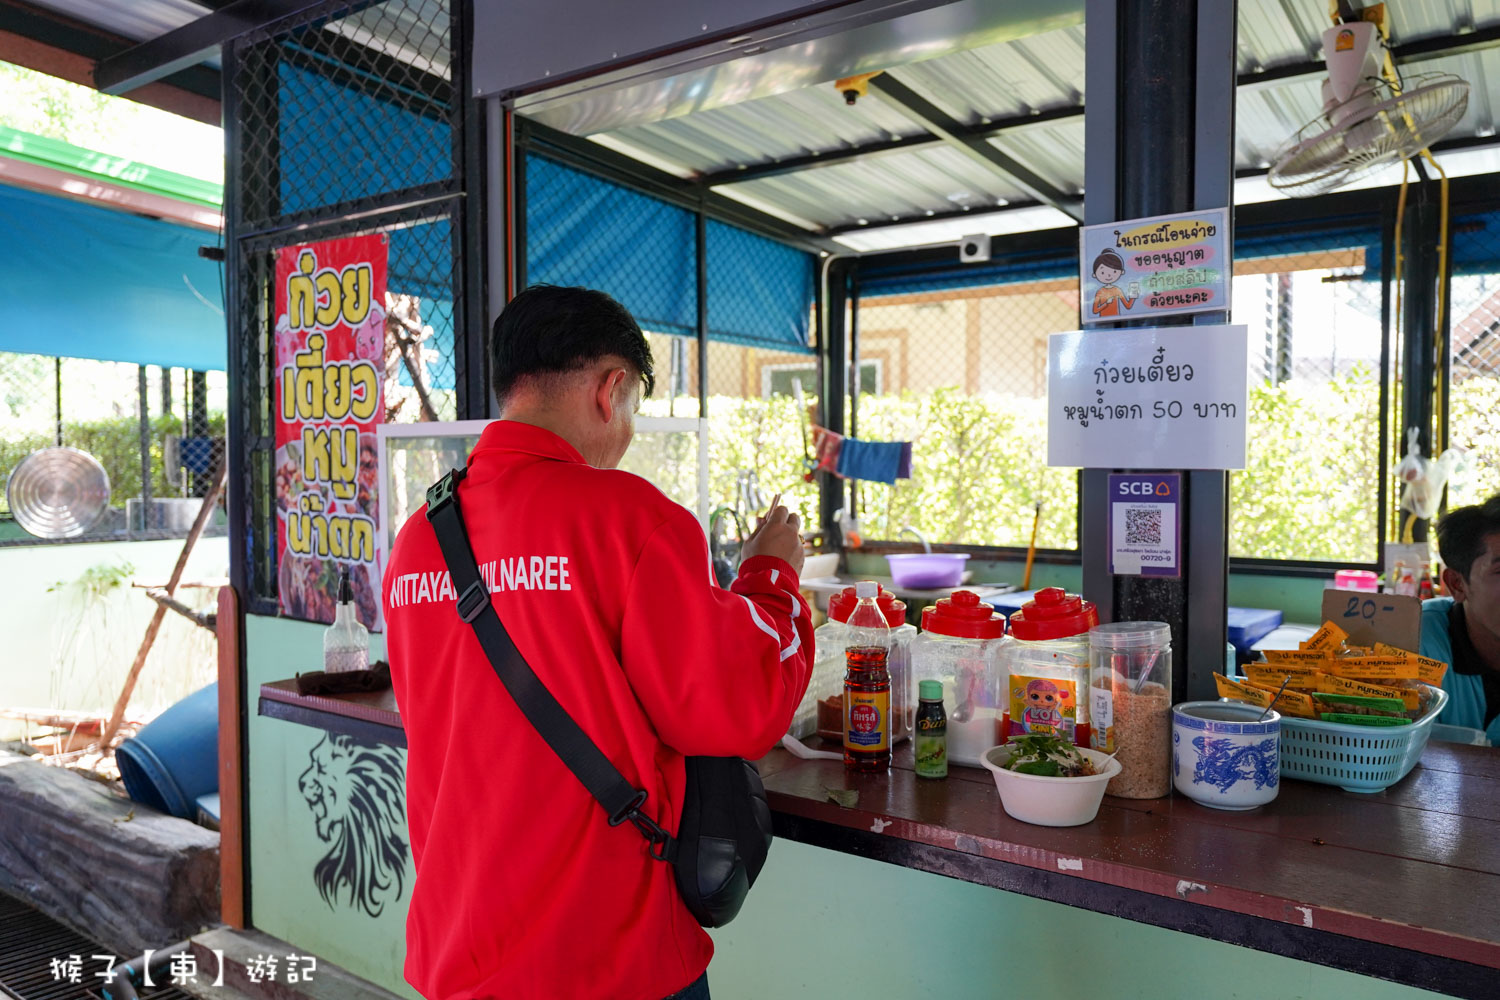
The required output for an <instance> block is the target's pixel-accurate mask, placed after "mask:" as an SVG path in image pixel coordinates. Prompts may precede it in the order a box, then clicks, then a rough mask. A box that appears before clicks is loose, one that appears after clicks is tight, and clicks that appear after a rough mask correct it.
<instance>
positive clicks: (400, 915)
mask: <svg viewBox="0 0 1500 1000" xmlns="http://www.w3.org/2000/svg"><path fill="white" fill-rule="evenodd" d="M322 644H323V626H321V625H310V624H308V623H306V622H292V621H285V620H282V619H279V618H263V617H258V616H247V617H246V619H245V655H246V660H247V664H248V667H247V669H248V673H249V682H250V683H249V692H250V705H251V715H250V724H249V731H248V742H249V751H250V768H249V781H250V794H249V798H250V843H249V855H250V886H249V896H250V907H251V919H252V921H253V922H254V924H255V926H256V927H257V928H259V929H260V930H262V931H265V932H266V933H267V934H271V935H274V936H276V937H279V938H281V939H283V940H285V941H288V942H291V943H292V944H295V945H297V946H298V947H301V948H305V949H307V950H308V951H309V952H311V953H313V954H315V955H318V956H320V957H322V958H324V959H326V960H327V961H330V962H335V963H337V964H339V965H342V966H343V967H344V968H346V969H348V970H349V971H351V972H353V973H355V974H356V975H358V976H362V977H364V978H365V979H368V980H370V981H371V982H374V983H378V984H379V985H381V986H383V987H385V988H386V989H388V990H391V991H393V992H396V993H399V994H401V995H403V996H407V997H412V998H413V1000H417V998H419V994H418V993H417V992H416V991H415V990H413V989H412V988H411V987H410V986H408V985H407V984H406V982H405V980H404V979H403V978H402V975H401V967H402V963H403V962H404V961H405V958H406V948H405V944H404V942H405V939H406V938H405V924H406V904H407V900H408V899H409V898H410V896H411V887H412V879H413V877H414V876H413V871H412V867H411V857H410V848H409V845H407V846H406V848H405V851H404V857H403V858H402V859H401V862H400V865H399V873H400V879H399V884H400V895H399V896H397V895H396V891H395V890H396V887H397V883H398V880H397V878H396V877H395V873H394V872H393V871H392V870H391V868H390V866H389V865H387V866H385V868H384V871H385V875H384V881H385V882H386V883H387V888H386V889H384V890H381V889H378V888H375V887H372V886H371V885H370V884H369V883H364V884H365V886H366V888H367V889H368V890H369V892H368V898H369V899H370V901H371V902H370V906H369V908H366V907H363V906H361V905H359V904H358V903H357V902H355V901H354V900H353V898H352V896H351V893H350V892H349V891H348V888H347V887H340V888H337V889H336V890H335V891H334V893H333V898H332V901H331V902H329V901H325V900H324V898H323V897H322V895H320V893H319V891H318V884H317V878H316V875H315V872H316V871H317V869H318V866H319V864H320V863H325V864H326V863H327V862H325V859H333V858H340V857H345V858H347V857H349V856H350V854H351V852H353V851H357V850H360V849H363V850H365V851H366V852H367V853H366V857H367V858H369V857H372V856H373V855H371V854H370V853H368V852H370V851H371V850H372V849H373V843H374V838H373V837H371V836H370V832H371V831H372V829H375V828H377V824H376V822H375V821H372V820H371V819H370V817H369V816H368V815H364V814H359V817H358V821H356V822H353V823H344V824H339V823H337V821H338V820H341V819H344V818H345V817H346V816H348V815H349V812H348V811H347V810H346V808H345V804H346V803H347V802H348V801H349V798H348V796H347V789H348V788H349V787H350V785H351V784H352V783H354V782H363V783H365V784H366V786H367V788H368V787H370V786H371V785H373V786H374V788H375V791H376V794H377V795H379V794H381V793H386V792H389V791H390V785H391V781H392V779H393V777H394V779H395V781H396V794H397V803H396V804H397V806H398V808H399V813H398V815H399V816H400V817H401V822H400V825H399V827H395V826H392V827H391V829H392V830H393V832H395V833H396V834H397V835H398V836H399V837H400V838H401V841H402V842H403V844H405V842H406V839H407V835H406V822H405V815H406V807H405V799H404V780H405V771H406V752H405V751H404V750H397V749H394V748H391V747H379V748H377V749H376V750H375V751H373V756H365V757H360V756H358V751H356V755H355V756H352V757H351V756H347V755H336V756H330V755H328V754H327V753H326V750H327V749H328V748H327V745H326V744H325V746H324V748H323V750H322V751H319V753H318V759H319V763H320V764H321V765H322V767H323V770H324V774H323V775H322V776H321V777H318V786H317V787H318V789H319V790H321V791H323V794H324V795H325V801H326V803H327V806H326V815H327V818H328V820H329V821H331V822H330V823H329V824H327V825H325V827H324V834H325V836H320V835H319V830H318V825H317V823H316V822H315V820H314V811H313V807H312V806H311V805H310V804H309V802H308V797H307V793H310V792H312V791H313V789H312V781H313V779H314V778H315V777H317V776H316V775H313V774H309V773H308V772H309V768H310V767H311V764H312V758H311V755H312V754H313V752H314V749H315V748H316V747H317V746H318V745H319V743H320V742H322V741H323V739H324V733H323V732H322V731H321V730H318V729H313V728H310V727H308V726H301V725H297V724H295V723H291V722H283V721H281V720H279V719H267V718H263V717H261V716H260V715H258V714H255V708H254V706H255V704H256V701H257V695H258V693H259V690H260V685H261V684H264V683H266V682H267V681H275V680H284V679H286V678H288V677H291V676H293V675H294V674H296V673H297V672H298V671H308V670H318V669H320V668H321V665H322V663H321V661H322V656H323V645H322ZM384 648H385V647H384V641H383V637H382V636H379V635H372V636H371V637H370V655H371V658H372V659H373V658H375V657H377V656H384V655H385V654H384ZM392 767H394V768H396V770H395V772H394V774H393V773H392V771H391V770H389V768H392ZM304 775H306V776H307V778H306V780H307V782H308V789H307V793H305V791H304V787H303V784H302V782H303V780H304ZM356 828H357V830H358V832H356ZM346 834H347V836H345V835H346ZM376 870H381V866H378V865H377V866H376ZM373 909H379V910H380V912H379V914H378V915H374V914H372V913H371V912H370V910H373Z"/></svg>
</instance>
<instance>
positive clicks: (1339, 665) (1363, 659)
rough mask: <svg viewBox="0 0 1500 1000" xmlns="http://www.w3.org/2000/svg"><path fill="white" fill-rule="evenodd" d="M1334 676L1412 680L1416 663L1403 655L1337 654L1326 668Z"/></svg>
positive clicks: (1414, 675) (1364, 679) (1415, 670)
mask: <svg viewBox="0 0 1500 1000" xmlns="http://www.w3.org/2000/svg"><path fill="white" fill-rule="evenodd" d="M1327 672H1328V673H1330V674H1333V675H1334V676H1336V677H1354V678H1357V679H1359V680H1362V681H1368V680H1382V681H1414V680H1416V679H1417V665H1416V664H1415V663H1413V662H1411V661H1410V660H1408V659H1407V658H1406V657H1405V656H1337V657H1334V660H1333V662H1332V664H1330V665H1329V667H1328V668H1327Z"/></svg>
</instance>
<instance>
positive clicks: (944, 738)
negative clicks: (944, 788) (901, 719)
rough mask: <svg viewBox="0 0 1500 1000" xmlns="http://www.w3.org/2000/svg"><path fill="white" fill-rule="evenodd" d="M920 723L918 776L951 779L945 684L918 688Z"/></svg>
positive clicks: (914, 735) (925, 683) (916, 733)
mask: <svg viewBox="0 0 1500 1000" xmlns="http://www.w3.org/2000/svg"><path fill="white" fill-rule="evenodd" d="M918 692H919V694H918V697H919V699H920V700H919V701H918V702H917V724H916V728H915V729H914V730H913V732H912V746H913V749H914V750H915V752H916V756H917V777H919V778H946V777H948V713H947V712H945V711H943V682H942V681H938V680H930V681H923V682H922V683H921V684H920V685H918Z"/></svg>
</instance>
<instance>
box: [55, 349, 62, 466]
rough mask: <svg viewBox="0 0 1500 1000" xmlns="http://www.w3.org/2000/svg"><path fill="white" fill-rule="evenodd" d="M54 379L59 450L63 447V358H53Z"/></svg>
mask: <svg viewBox="0 0 1500 1000" xmlns="http://www.w3.org/2000/svg"><path fill="white" fill-rule="evenodd" d="M52 379H53V390H54V391H55V392H56V394H57V400H56V406H57V409H56V411H55V412H56V414H57V446H58V447H59V448H61V447H62V443H63V418H62V358H53V359H52Z"/></svg>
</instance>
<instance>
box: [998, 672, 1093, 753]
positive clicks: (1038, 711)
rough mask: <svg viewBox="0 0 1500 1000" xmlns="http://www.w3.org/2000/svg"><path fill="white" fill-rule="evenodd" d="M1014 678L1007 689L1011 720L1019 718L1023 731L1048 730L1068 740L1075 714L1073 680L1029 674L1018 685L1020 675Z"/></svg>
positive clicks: (1071, 734)
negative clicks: (1026, 678)
mask: <svg viewBox="0 0 1500 1000" xmlns="http://www.w3.org/2000/svg"><path fill="white" fill-rule="evenodd" d="M1016 680H1017V682H1018V683H1017V684H1016V685H1015V686H1014V687H1012V688H1011V692H1010V696H1011V708H1010V717H1011V720H1012V724H1014V723H1015V722H1019V723H1020V726H1021V731H1022V732H1023V733H1049V734H1054V735H1057V736H1062V737H1064V738H1065V739H1068V740H1072V739H1073V731H1074V722H1075V720H1076V719H1077V716H1078V709H1077V692H1076V691H1075V690H1074V685H1073V682H1072V681H1064V680H1051V679H1049V678H1046V677H1032V678H1030V679H1029V680H1027V681H1026V683H1025V684H1024V685H1022V684H1020V683H1019V681H1020V680H1021V678H1016Z"/></svg>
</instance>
